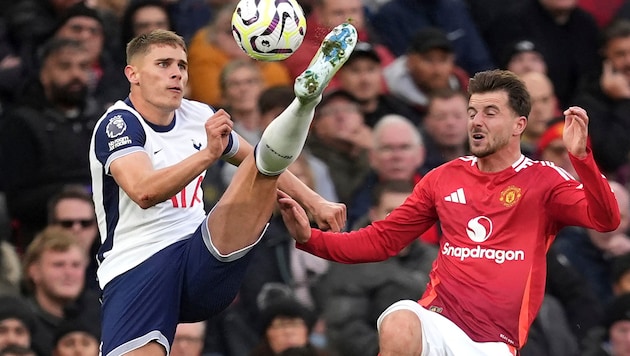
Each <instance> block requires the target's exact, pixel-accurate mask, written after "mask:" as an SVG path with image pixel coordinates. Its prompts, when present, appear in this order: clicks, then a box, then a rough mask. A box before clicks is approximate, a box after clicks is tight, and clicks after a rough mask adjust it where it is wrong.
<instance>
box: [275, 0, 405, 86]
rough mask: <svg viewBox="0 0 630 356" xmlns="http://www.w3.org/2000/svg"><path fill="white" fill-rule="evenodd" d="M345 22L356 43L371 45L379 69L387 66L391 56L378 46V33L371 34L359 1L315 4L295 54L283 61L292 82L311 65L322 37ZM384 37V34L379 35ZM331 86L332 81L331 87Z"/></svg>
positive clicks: (330, 0) (333, 0) (322, 0)
mask: <svg viewBox="0 0 630 356" xmlns="http://www.w3.org/2000/svg"><path fill="white" fill-rule="evenodd" d="M347 21H349V22H350V23H352V25H354V27H356V29H357V32H358V35H359V41H362V42H371V43H372V44H373V45H374V49H375V51H376V53H378V57H379V58H380V60H381V63H382V65H383V66H385V65H387V64H389V63H391V61H392V60H393V59H394V55H393V54H392V53H391V52H390V51H389V50H388V49H387V48H386V47H385V46H383V45H380V44H378V43H379V40H380V38H379V37H376V35H378V32H374V33H373V32H372V29H371V28H370V24H369V23H368V22H367V20H366V18H365V13H364V8H363V3H362V2H361V0H344V1H338V0H315V1H313V8H312V11H311V14H310V15H309V16H308V17H307V18H306V23H307V24H308V29H307V31H306V36H305V37H304V41H303V42H302V44H301V45H300V47H299V48H298V50H297V51H296V52H295V53H294V54H293V55H291V57H289V58H287V59H286V60H285V61H284V64H285V65H286V66H287V68H288V69H289V73H290V75H291V78H296V77H297V76H298V75H299V74H300V73H302V72H303V71H304V70H305V69H306V67H307V66H308V65H309V63H310V62H311V59H312V58H313V56H314V55H315V53H316V52H317V50H318V49H319V46H320V45H321V43H322V41H323V40H324V37H325V36H326V35H327V34H328V32H329V31H330V30H332V29H333V28H334V27H335V26H337V25H339V24H341V23H343V22H347ZM380 33H383V34H386V32H380ZM334 86H335V79H333V82H332V83H331V87H334Z"/></svg>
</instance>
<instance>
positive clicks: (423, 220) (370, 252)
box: [278, 173, 437, 263]
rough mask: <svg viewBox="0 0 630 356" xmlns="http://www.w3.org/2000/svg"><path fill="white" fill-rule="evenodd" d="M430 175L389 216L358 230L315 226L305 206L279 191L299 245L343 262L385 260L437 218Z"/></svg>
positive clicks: (309, 250)
mask: <svg viewBox="0 0 630 356" xmlns="http://www.w3.org/2000/svg"><path fill="white" fill-rule="evenodd" d="M430 175H431V173H429V174H428V175H427V176H425V177H424V178H423V179H422V181H420V183H419V184H418V185H417V186H416V187H415V188H414V192H413V193H412V194H411V195H410V196H409V197H408V198H407V200H406V201H405V202H404V203H403V204H402V205H401V206H399V207H398V208H396V209H394V210H393V211H392V212H391V213H390V214H389V215H388V216H387V218H385V219H384V220H380V221H376V222H373V223H372V224H371V225H370V226H367V227H365V228H363V229H360V230H357V231H350V232H344V233H340V232H329V231H321V230H320V229H313V228H311V227H310V225H309V221H308V217H307V215H306V212H305V211H304V209H302V207H301V206H300V204H298V203H297V202H296V201H295V200H293V199H291V197H289V196H288V195H287V194H285V193H283V192H279V193H278V203H279V205H280V212H281V214H282V218H283V220H284V223H285V225H286V227H287V229H288V231H289V233H290V234H291V236H292V237H293V238H294V239H295V240H296V242H297V244H296V247H297V248H299V249H301V250H304V251H306V252H309V253H312V254H314V255H316V256H319V257H322V258H325V259H328V260H331V261H336V262H341V263H361V262H377V261H383V260H385V259H387V258H389V257H391V256H395V255H396V254H398V253H399V252H400V250H402V249H403V248H404V247H405V246H407V245H409V244H410V243H411V242H412V241H415V240H417V239H418V236H420V235H421V234H422V233H424V232H425V231H426V230H428V229H429V228H430V227H431V226H433V224H435V222H436V221H437V213H436V210H435V207H434V202H433V200H432V198H431V197H430V194H428V192H429V191H430V189H431V188H430V187H428V186H429V185H430V183H427V181H429V180H430V179H427V178H428V177H429V176H430Z"/></svg>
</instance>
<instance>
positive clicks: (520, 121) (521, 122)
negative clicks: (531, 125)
mask: <svg viewBox="0 0 630 356" xmlns="http://www.w3.org/2000/svg"><path fill="white" fill-rule="evenodd" d="M525 127H527V118H526V117H525V116H519V117H518V118H516V121H515V122H514V135H515V136H520V135H521V134H522V133H523V131H525Z"/></svg>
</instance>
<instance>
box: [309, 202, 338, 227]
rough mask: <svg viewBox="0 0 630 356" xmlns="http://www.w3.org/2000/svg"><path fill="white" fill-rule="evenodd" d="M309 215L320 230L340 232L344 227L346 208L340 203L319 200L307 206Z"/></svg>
mask: <svg viewBox="0 0 630 356" xmlns="http://www.w3.org/2000/svg"><path fill="white" fill-rule="evenodd" d="M309 213H310V214H311V216H312V217H313V220H315V223H317V227H319V228H320V229H321V230H324V231H326V230H331V231H334V232H339V231H341V230H342V229H343V228H344V226H346V206H345V205H344V204H341V203H334V202H329V201H328V200H326V199H324V198H321V200H320V201H319V202H317V203H316V204H315V205H313V206H309Z"/></svg>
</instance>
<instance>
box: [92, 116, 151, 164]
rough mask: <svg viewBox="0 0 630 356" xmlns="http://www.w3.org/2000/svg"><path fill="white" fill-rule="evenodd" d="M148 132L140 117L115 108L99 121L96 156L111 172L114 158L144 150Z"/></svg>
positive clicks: (95, 138)
mask: <svg viewBox="0 0 630 356" xmlns="http://www.w3.org/2000/svg"><path fill="white" fill-rule="evenodd" d="M145 143H146V133H145V131H144V128H143V127H142V124H140V121H139V120H138V118H137V117H136V116H135V115H134V114H132V113H131V112H129V111H127V110H114V111H112V112H110V113H109V114H107V116H106V117H105V118H104V119H103V120H102V121H101V122H100V123H99V125H98V127H97V128H96V132H95V134H94V150H95V153H96V158H97V159H98V160H99V162H101V164H103V166H104V167H105V171H106V172H107V174H109V167H110V165H111V164H112V162H113V161H114V160H116V159H117V158H120V157H122V156H125V155H128V154H130V153H133V152H137V151H144V145H145Z"/></svg>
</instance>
